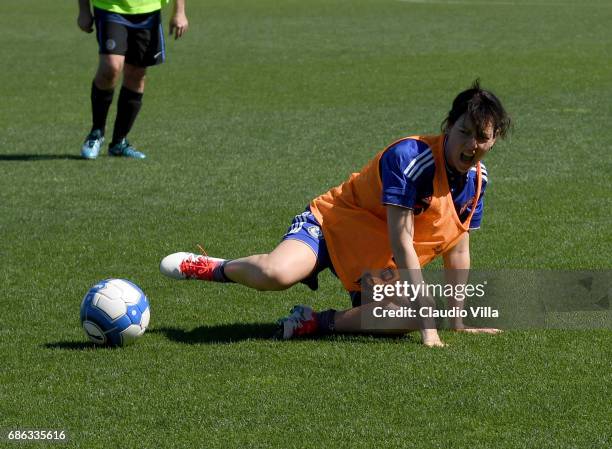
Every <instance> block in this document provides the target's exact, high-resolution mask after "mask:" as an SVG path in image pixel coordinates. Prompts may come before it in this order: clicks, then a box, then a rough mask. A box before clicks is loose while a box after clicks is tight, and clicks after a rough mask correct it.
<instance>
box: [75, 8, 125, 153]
mask: <svg viewBox="0 0 612 449" xmlns="http://www.w3.org/2000/svg"><path fill="white" fill-rule="evenodd" d="M94 16H95V24H96V37H97V40H98V53H99V58H98V68H97V70H96V74H95V77H94V80H93V82H92V84H91V112H92V126H91V130H90V132H89V134H88V136H87V137H86V138H85V142H84V143H83V146H82V147H81V156H83V157H84V158H85V159H95V158H96V157H98V154H99V152H100V148H101V146H102V144H103V143H104V133H105V128H106V118H107V116H108V110H109V108H110V105H111V103H112V102H113V93H114V91H115V86H116V85H117V83H118V82H119V78H120V76H121V72H122V71H123V66H124V62H125V51H126V49H127V30H126V29H125V27H123V26H122V25H120V24H117V23H114V22H112V21H109V20H107V19H108V15H107V14H106V13H105V12H104V11H101V10H99V9H94Z"/></svg>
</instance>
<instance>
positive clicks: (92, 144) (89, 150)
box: [81, 129, 104, 159]
mask: <svg viewBox="0 0 612 449" xmlns="http://www.w3.org/2000/svg"><path fill="white" fill-rule="evenodd" d="M103 143H104V136H103V135H102V131H101V130H99V129H94V130H93V131H92V132H90V133H89V135H88V136H87V137H86V138H85V142H83V146H82V147H81V157H83V159H95V158H97V157H98V154H100V147H102V144H103Z"/></svg>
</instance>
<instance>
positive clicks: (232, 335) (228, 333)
mask: <svg viewBox="0 0 612 449" xmlns="http://www.w3.org/2000/svg"><path fill="white" fill-rule="evenodd" d="M276 330H277V327H276V325H274V324H271V323H234V324H223V325H218V326H200V327H196V328H195V329H192V330H190V331H186V330H184V329H178V328H175V327H164V328H158V329H152V330H151V332H152V333H161V334H164V335H165V336H166V337H167V338H168V339H169V340H172V341H176V342H179V343H186V344H191V345H194V344H218V343H235V342H238V341H243V340H274V338H275V333H276Z"/></svg>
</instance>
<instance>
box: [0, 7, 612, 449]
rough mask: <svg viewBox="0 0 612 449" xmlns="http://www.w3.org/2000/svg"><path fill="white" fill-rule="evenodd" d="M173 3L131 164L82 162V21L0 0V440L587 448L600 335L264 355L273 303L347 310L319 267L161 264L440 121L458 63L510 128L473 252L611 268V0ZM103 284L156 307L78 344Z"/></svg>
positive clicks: (601, 405) (603, 405)
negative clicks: (142, 322)
mask: <svg viewBox="0 0 612 449" xmlns="http://www.w3.org/2000/svg"><path fill="white" fill-rule="evenodd" d="M188 15H189V19H190V22H191V29H190V31H189V33H188V34H187V35H186V36H185V38H184V39H183V40H182V41H179V42H176V43H175V42H168V47H169V59H168V62H167V64H165V65H164V66H162V67H159V68H153V69H152V70H151V71H150V79H149V81H148V86H147V92H146V94H145V98H144V106H143V110H142V112H141V116H140V117H139V119H138V121H137V123H136V126H135V128H134V130H133V132H132V134H131V138H132V141H133V142H134V144H135V145H136V146H137V147H138V148H141V149H142V150H143V151H145V152H146V153H147V155H148V157H149V158H148V159H147V160H146V161H144V162H137V161H125V160H115V159H109V158H107V157H101V158H100V159H99V160H97V161H94V162H90V161H81V160H78V159H77V158H76V156H77V155H78V149H79V146H80V144H81V141H82V138H83V137H84V135H85V133H86V132H87V129H88V126H89V104H88V94H89V92H88V90H89V85H90V82H91V76H92V73H93V70H94V66H95V62H96V45H95V43H94V38H93V36H90V35H85V34H83V33H81V32H79V31H78V29H77V28H76V25H75V19H76V9H75V5H73V4H68V3H65V4H63V3H62V4H57V2H43V3H41V2H35V1H33V0H27V1H21V2H16V1H15V0H4V1H3V2H2V3H1V4H0V26H1V27H2V30H3V31H2V33H3V46H2V60H3V61H5V70H3V71H2V72H1V73H0V85H1V86H2V97H3V100H2V107H1V108H0V123H2V132H1V133H0V149H1V151H0V153H1V154H0V167H2V177H0V204H1V205H2V212H1V214H0V231H1V234H2V238H3V244H2V246H1V247H0V255H1V258H0V261H1V262H0V264H1V265H0V266H1V271H0V280H1V284H2V288H1V289H0V308H1V310H2V313H0V357H1V359H2V363H1V365H0V429H16V428H51V429H60V428H63V429H67V431H68V433H69V436H70V442H69V443H68V444H69V445H70V446H72V447H84V446H87V447H100V448H107V447H113V446H116V447H119V446H121V447H134V446H143V447H208V448H214V447H296V448H297V447H330V446H336V447H352V448H354V447H364V448H365V447H417V448H421V447H422V448H436V447H441V448H442V447H470V448H479V447H482V448H490V447H500V448H524V447H534V448H583V447H589V448H598V447H601V448H604V447H609V445H610V426H609V420H606V418H605V417H606V416H608V414H609V400H608V399H607V398H609V388H610V381H611V378H610V369H609V366H610V349H609V348H610V347H611V343H612V342H611V333H610V331H609V330H607V331H605V330H604V331H594V332H593V331H571V332H564V331H543V330H542V331H530V332H518V331H511V332H507V333H505V334H504V335H501V336H498V337H494V338H491V337H487V336H467V335H456V334H450V333H443V338H444V339H445V340H446V341H447V342H448V343H449V347H448V348H446V349H444V350H429V349H426V348H423V347H421V346H419V345H418V344H417V342H418V337H406V338H403V339H376V338H369V337H335V338H330V339H323V340H313V341H300V342H288V343H283V342H276V341H271V340H270V339H269V338H268V336H269V335H270V333H271V330H272V323H273V322H274V320H275V319H276V318H278V317H280V316H282V315H284V314H286V312H287V310H288V309H289V308H290V307H291V306H292V305H293V304H296V303H309V304H313V305H314V306H315V307H317V308H326V307H336V308H341V307H345V306H347V305H348V301H347V299H346V297H345V295H344V293H343V292H342V289H341V288H340V285H339V283H338V282H337V281H336V280H335V279H333V278H332V277H331V276H330V275H324V276H323V278H322V285H321V289H320V290H319V291H318V292H317V293H314V294H313V293H311V292H309V291H308V290H307V289H306V288H305V287H303V286H298V287H295V288H293V289H291V290H289V291H286V292H283V293H255V292H253V291H249V290H247V289H244V288H241V287H237V286H217V285H202V284H196V283H181V284H179V283H173V282H171V281H168V280H166V279H162V278H161V276H160V275H159V273H158V271H157V264H158V262H159V259H160V258H161V257H163V256H164V255H165V254H167V253H168V252H173V251H176V250H185V249H186V250H193V249H195V248H194V244H195V243H197V242H200V243H203V244H204V245H205V246H206V248H207V250H208V251H209V253H210V254H212V255H220V256H226V257H237V256H241V255H245V254H249V253H253V252H261V251H267V250H269V249H270V248H272V247H273V246H274V245H275V244H276V243H277V241H278V239H279V238H280V236H281V235H282V234H283V232H284V230H285V228H286V226H287V225H288V224H289V222H290V219H291V217H292V216H293V215H294V214H295V213H298V212H300V211H301V210H302V209H303V207H304V206H305V205H306V203H307V202H308V200H309V199H310V198H312V197H313V196H314V195H317V194H319V193H321V192H323V191H325V190H326V189H327V188H328V187H330V186H332V185H336V184H337V183H339V182H341V181H342V180H343V179H344V178H345V177H346V176H347V174H348V173H350V172H351V171H355V170H357V169H359V168H360V167H361V166H362V165H363V164H364V163H365V162H366V161H367V160H368V159H369V158H370V157H371V156H372V155H373V154H374V152H375V151H377V150H378V149H380V148H382V147H383V146H384V145H385V144H387V143H389V142H390V141H392V140H393V139H395V138H397V137H400V136H403V135H407V134H411V133H427V132H436V131H437V130H438V129H439V126H438V124H439V123H440V121H441V119H442V118H443V116H444V114H445V112H446V111H447V109H448V106H449V104H450V101H451V100H452V98H453V97H454V95H455V94H456V93H457V92H458V91H460V90H462V89H464V88H466V87H467V86H468V85H469V84H470V83H471V81H472V80H473V79H474V78H476V77H481V78H482V80H483V84H484V85H485V87H490V88H492V89H493V90H494V91H495V92H496V93H498V94H499V96H500V97H501V98H502V99H503V100H504V101H505V103H506V106H507V108H508V109H509V111H510V112H511V113H512V115H513V117H514V119H515V131H514V133H513V134H512V137H511V138H510V139H509V140H508V141H507V142H503V143H500V144H498V145H497V147H496V148H495V150H494V151H493V152H492V153H491V154H490V156H489V157H488V158H487V161H486V162H487V167H488V169H489V173H490V180H491V186H490V189H489V191H488V193H487V206H486V212H485V218H484V221H483V229H482V230H481V231H480V232H478V233H477V234H475V235H474V236H473V239H472V261H473V265H474V266H475V267H478V268H504V267H516V268H560V269H609V268H610V262H609V254H610V252H611V251H610V250H611V249H612V248H611V246H612V235H611V233H610V229H611V226H610V225H611V222H610V212H609V211H610V210H611V209H612V207H611V206H612V204H611V202H612V195H611V191H610V184H609V178H610V173H612V163H611V159H610V156H609V150H610V148H609V144H607V143H606V142H609V141H610V140H611V139H612V132H611V131H610V127H609V124H608V118H609V115H610V114H609V112H610V107H609V101H608V96H609V93H610V91H611V90H612V80H611V78H610V77H609V64H608V61H609V48H610V44H611V42H610V41H611V40H612V32H611V31H610V29H609V23H610V20H611V19H612V7H611V6H610V5H609V3H608V2H605V1H594V0H593V1H588V2H581V3H573V2H562V1H553V0H550V1H533V2H529V1H515V2H501V1H500V2H495V1H491V2H478V1H462V2H453V1H448V2H444V1H440V2H436V1H431V2H430V1H425V0H423V1H387V0H379V1H377V0H352V1H345V0H331V1H330V0H328V1H322V0H313V1H309V2H298V1H283V2H272V1H269V0H262V1H259V2H246V1H237V0H229V1H228V0H225V1H220V0H211V1H207V2H204V3H203V4H196V3H193V4H188ZM166 16H167V14H166ZM166 19H167V17H166ZM113 116H114V107H113V110H112V112H111V119H110V120H109V129H112V119H113ZM106 277H124V278H127V279H130V280H132V281H134V282H136V283H137V284H138V285H140V286H141V287H142V288H143V290H144V291H145V292H146V293H147V295H148V296H149V298H150V301H151V305H152V324H151V328H150V331H148V332H147V334H146V336H145V337H144V338H143V339H142V340H141V341H140V342H138V344H137V345H135V346H133V347H129V348H126V349H121V350H106V349H93V348H92V347H91V346H90V345H89V344H87V343H85V340H84V337H83V335H82V331H81V329H80V327H79V323H78V307H79V304H80V300H81V298H82V296H83V294H84V293H85V292H86V291H87V289H88V288H89V287H90V286H91V285H93V284H94V283H95V282H96V281H97V280H99V279H102V278H106ZM1 444H3V445H6V444H8V443H5V442H3V443H1Z"/></svg>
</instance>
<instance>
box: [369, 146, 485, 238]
mask: <svg viewBox="0 0 612 449" xmlns="http://www.w3.org/2000/svg"><path fill="white" fill-rule="evenodd" d="M480 166H481V171H482V188H481V194H480V198H479V199H478V203H477V204H476V210H475V211H474V215H473V216H472V220H471V222H470V229H478V228H480V222H481V220H482V212H483V208H484V201H483V197H484V193H485V189H486V186H487V182H488V174H487V169H486V167H485V166H484V164H483V163H482V162H481V163H480ZM434 171H435V166H434V157H433V153H432V152H431V149H430V148H429V147H428V146H427V144H426V143H424V142H421V141H419V140H415V139H408V140H403V141H401V142H399V143H398V144H397V145H394V146H393V147H391V148H389V149H388V150H387V151H385V153H384V154H383V156H382V158H381V159H380V175H381V179H382V185H383V190H382V202H383V204H391V205H396V206H400V207H406V208H409V209H412V210H413V211H414V214H415V215H418V214H420V213H421V212H423V211H424V210H425V209H427V207H429V203H430V201H431V196H432V194H433V177H434ZM446 174H447V177H448V184H449V188H450V191H451V196H452V198H453V203H454V204H455V210H456V211H457V215H458V216H459V219H460V220H461V221H465V219H466V218H467V216H468V215H469V214H470V212H471V204H472V201H473V198H474V195H475V194H476V187H477V186H476V182H477V180H476V168H475V167H472V168H471V169H470V170H469V171H468V172H467V173H466V174H457V173H454V172H453V171H451V170H450V169H449V168H448V167H447V169H446Z"/></svg>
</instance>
